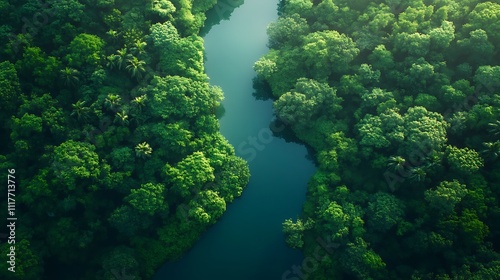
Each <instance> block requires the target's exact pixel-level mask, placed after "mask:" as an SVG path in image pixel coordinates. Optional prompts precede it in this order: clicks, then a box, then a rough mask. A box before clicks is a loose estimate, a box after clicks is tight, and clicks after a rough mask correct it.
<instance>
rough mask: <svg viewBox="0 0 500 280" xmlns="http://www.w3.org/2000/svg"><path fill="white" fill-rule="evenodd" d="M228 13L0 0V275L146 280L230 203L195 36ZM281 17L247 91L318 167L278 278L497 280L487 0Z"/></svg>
mask: <svg viewBox="0 0 500 280" xmlns="http://www.w3.org/2000/svg"><path fill="white" fill-rule="evenodd" d="M248 1H251V0H248ZM221 3H222V4H223V5H222V6H220V7H225V9H224V10H222V11H221V10H220V7H218V6H217V5H218V4H221ZM241 4H243V1H242V0H220V1H218V0H146V1H130V0H0V14H1V15H2V16H1V17H0V38H2V40H0V143H2V145H0V167H1V168H0V170H1V172H3V173H2V174H1V176H2V178H5V179H4V181H3V183H2V184H0V208H1V210H0V211H1V213H2V214H1V215H0V218H1V219H2V221H9V220H8V219H9V215H10V216H11V217H12V216H15V217H16V218H17V220H16V221H15V243H11V242H9V241H12V240H11V239H7V238H5V236H3V233H4V232H7V231H8V230H9V228H7V229H5V228H4V230H1V231H0V234H2V236H0V238H1V239H2V240H1V242H0V252H1V253H2V258H1V260H2V261H1V262H0V279H6V280H10V279H12V280H17V279H22V280H36V279H82V280H132V279H133V280H140V279H143V280H146V279H152V277H153V275H154V274H155V273H156V271H158V269H159V268H160V267H161V266H162V265H163V264H165V263H166V262H168V261H172V260H178V259H179V258H181V257H182V256H183V255H184V253H185V252H186V251H188V250H189V249H190V248H191V247H192V246H193V245H194V244H195V242H196V241H197V240H199V238H200V236H201V235H202V234H203V233H204V232H206V230H207V229H208V228H209V227H211V226H212V225H214V224H215V223H216V222H217V221H218V220H219V219H220V218H221V216H222V215H223V214H224V213H225V211H226V207H227V206H228V205H229V204H230V203H232V202H233V201H234V200H235V199H236V198H238V197H240V196H241V195H242V193H243V192H244V188H245V186H246V185H247V184H248V182H249V180H250V170H249V166H248V163H247V162H246V161H245V160H244V159H243V158H241V157H239V156H237V155H236V153H235V149H234V148H233V146H232V145H231V144H230V143H229V142H228V141H227V140H226V138H225V137H224V136H223V135H222V134H221V133H220V124H219V121H218V119H217V112H219V111H220V110H223V108H222V107H221V106H220V105H221V102H222V100H223V98H224V96H223V92H222V89H221V88H220V87H218V86H214V85H211V84H210V83H209V77H208V76H207V74H206V73H205V69H204V62H205V60H206V57H205V49H204V40H203V38H202V37H203V36H204V35H206V34H207V33H208V31H209V30H210V28H211V27H212V26H213V25H216V24H218V23H219V22H220V21H222V20H223V19H227V18H229V16H230V14H231V12H232V10H234V9H235V8H237V7H238V6H239V5H241ZM216 8H219V10H217V9H216ZM277 13H278V16H279V18H278V19H277V20H276V21H275V22H273V23H271V24H270V25H269V26H268V29H267V34H268V47H269V51H268V53H267V54H265V55H264V56H263V57H261V58H260V59H259V60H258V61H256V62H255V64H254V70H255V72H256V74H257V76H256V78H255V79H254V83H255V84H256V85H257V86H258V87H260V88H263V89H265V90H267V91H268V92H267V93H268V95H269V96H268V97H267V98H270V99H272V100H273V109H274V112H275V116H276V117H277V121H278V122H279V123H280V124H285V125H286V126H287V128H288V129H289V130H290V131H291V132H292V133H293V135H294V139H297V141H300V142H301V143H304V144H305V145H307V147H308V148H309V150H310V151H312V157H313V158H314V161H315V164H316V166H317V170H316V172H315V174H314V175H313V176H312V178H311V179H310V180H309V183H308V186H307V198H306V202H305V204H304V205H303V210H302V213H301V215H300V216H298V217H290V219H287V220H284V221H283V224H282V227H283V234H284V236H285V240H286V243H287V245H288V246H289V247H291V248H295V249H298V250H301V251H302V252H303V254H304V258H303V263H302V265H301V266H300V269H292V270H290V271H285V272H284V274H283V278H282V280H306V279H310V280H342V279H346V280H349V279H360V280H370V279H371V280H385V279H391V280H392V279H394V280H400V279H409V280H496V279H500V201H499V200H500V0H490V1H479V0H434V1H431V0H281V1H279V5H278V7H277ZM210 15H217V16H215V17H212V18H210ZM256 16H258V15H256ZM207 18H208V19H207ZM248 24H251V22H249V23H248ZM255 113H256V114H258V113H259V112H255ZM287 131H288V130H287ZM11 180H12V181H11ZM11 193H12V194H15V197H14V198H15V209H14V208H12V209H11V208H10V207H11V204H10V202H11V197H10V194H11ZM12 201H14V200H13V199H12ZM255 207H258V205H256V206H255ZM7 209H9V211H7ZM11 210H12V211H11ZM249 211H251V210H249ZM8 224H9V223H7V225H8ZM2 227H4V226H3V225H2ZM278 230H279V229H278ZM10 234H11V236H12V231H11V233H10ZM6 236H8V234H7V235H6ZM4 241H5V242H4ZM325 242H326V243H327V244H328V245H327V247H326V248H325ZM13 246H15V250H13V249H12V247H13ZM12 251H15V273H12V271H11V270H9V268H11V267H12V266H13V264H12V263H9V261H8V257H9V255H7V254H8V253H9V252H12ZM320 251H323V252H321V253H319V252H320ZM6 255H7V257H6ZM207 257H208V256H207ZM11 259H12V258H11ZM5 260H7V261H5ZM193 269H196V268H193ZM124 276H126V279H125V278H124ZM210 280H212V279H210ZM214 280H215V279H214ZM266 280H267V279H266Z"/></svg>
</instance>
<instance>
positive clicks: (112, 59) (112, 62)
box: [106, 54, 119, 70]
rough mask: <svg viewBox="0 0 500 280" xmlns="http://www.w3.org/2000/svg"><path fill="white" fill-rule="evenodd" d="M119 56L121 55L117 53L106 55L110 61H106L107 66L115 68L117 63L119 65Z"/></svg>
mask: <svg viewBox="0 0 500 280" xmlns="http://www.w3.org/2000/svg"><path fill="white" fill-rule="evenodd" d="M118 58H119V56H118V55H117V54H111V55H108V56H107V57H106V59H107V60H108V62H106V66H107V67H109V69H111V70H112V69H113V68H114V67H115V66H116V65H118Z"/></svg>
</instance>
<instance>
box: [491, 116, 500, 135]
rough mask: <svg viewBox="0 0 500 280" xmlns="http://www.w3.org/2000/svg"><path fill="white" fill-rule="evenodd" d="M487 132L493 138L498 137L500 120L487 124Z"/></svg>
mask: <svg viewBox="0 0 500 280" xmlns="http://www.w3.org/2000/svg"><path fill="white" fill-rule="evenodd" d="M488 126H489V129H488V131H489V132H490V133H491V134H493V135H494V136H497V137H498V136H500V120H497V121H495V122H492V123H489V124H488Z"/></svg>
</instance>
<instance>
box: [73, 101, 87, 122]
mask: <svg viewBox="0 0 500 280" xmlns="http://www.w3.org/2000/svg"><path fill="white" fill-rule="evenodd" d="M71 106H72V107H73V112H72V113H71V116H74V115H76V116H77V118H78V120H86V119H87V117H88V114H89V112H90V108H89V107H86V106H85V101H80V100H79V101H77V102H76V103H75V104H73V105H71Z"/></svg>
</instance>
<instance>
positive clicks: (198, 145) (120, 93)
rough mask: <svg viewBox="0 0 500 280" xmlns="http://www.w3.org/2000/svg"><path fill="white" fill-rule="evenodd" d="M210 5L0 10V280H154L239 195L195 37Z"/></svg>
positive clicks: (0, 4)
mask: <svg viewBox="0 0 500 280" xmlns="http://www.w3.org/2000/svg"><path fill="white" fill-rule="evenodd" d="M216 2H217V1H215V0H212V1H204V0H203V1H202V0H148V1H145V2H144V1H135V2H134V1H123V0H68V1H51V0H48V1H37V0H27V1H0V11H1V14H2V17H1V18H0V24H1V25H0V36H1V37H2V38H5V40H2V41H1V43H0V61H1V62H0V88H1V92H0V104H1V105H0V106H1V110H0V120H1V121H0V142H1V143H2V145H1V146H0V166H1V167H2V170H4V171H5V172H6V170H7V169H12V168H15V170H16V173H15V176H16V178H17V179H16V180H17V183H18V184H17V186H16V187H17V189H16V193H15V194H16V215H17V218H18V223H17V227H16V238H17V239H16V244H15V246H16V258H17V259H16V261H17V262H16V264H17V265H16V273H11V272H9V271H8V270H7V265H8V264H7V262H6V261H5V260H4V259H5V254H3V253H2V256H3V257H2V261H1V262H0V268H1V269H0V278H1V279H23V280H29V279H118V278H119V277H120V275H122V276H127V277H128V278H127V279H132V278H134V279H149V278H150V277H151V276H152V275H153V273H154V272H155V270H156V269H158V268H159V266H160V265H161V264H163V263H164V262H166V261H167V260H172V259H175V258H177V257H179V256H180V255H181V254H182V253H183V252H185V251H186V250H187V249H188V248H189V247H190V246H191V245H192V244H193V243H194V242H195V241H196V240H197V239H198V238H199V236H200V234H201V233H202V232H204V231H205V230H206V229H207V227H209V226H210V225H212V224H213V223H215V222H216V221H217V219H219V218H220V217H221V215H222V214H223V213H224V211H225V210H226V204H228V203H231V201H233V199H234V198H235V197H238V196H239V195H241V192H242V190H243V188H244V187H245V185H246V184H247V182H248V180H249V176H250V175H249V170H248V167H247V164H246V162H245V161H244V160H243V159H241V158H239V157H236V156H235V153H234V149H233V147H232V146H231V145H230V144H229V143H228V142H227V140H226V139H225V138H224V137H223V136H222V135H221V134H220V133H219V124H218V121H217V119H216V117H215V110H216V108H217V107H218V106H219V102H220V101H221V100H222V98H223V97H222V91H221V89H220V88H218V87H214V86H211V85H210V84H209V83H208V77H207V76H206V74H205V73H204V68H203V51H204V50H203V39H202V38H201V37H199V36H198V35H197V34H198V32H199V30H200V28H201V27H202V26H203V24H204V21H205V12H207V11H208V10H209V9H210V8H212V7H214V5H216ZM5 174H7V173H5ZM6 188H7V185H6V184H2V185H1V187H0V192H1V193H2V197H3V196H4V195H5V194H7V190H6ZM0 201H1V205H0V206H1V208H2V209H7V200H6V199H1V200H0ZM9 246H11V245H10V244H6V243H2V244H1V245H0V251H1V252H7V248H8V247H9Z"/></svg>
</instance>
